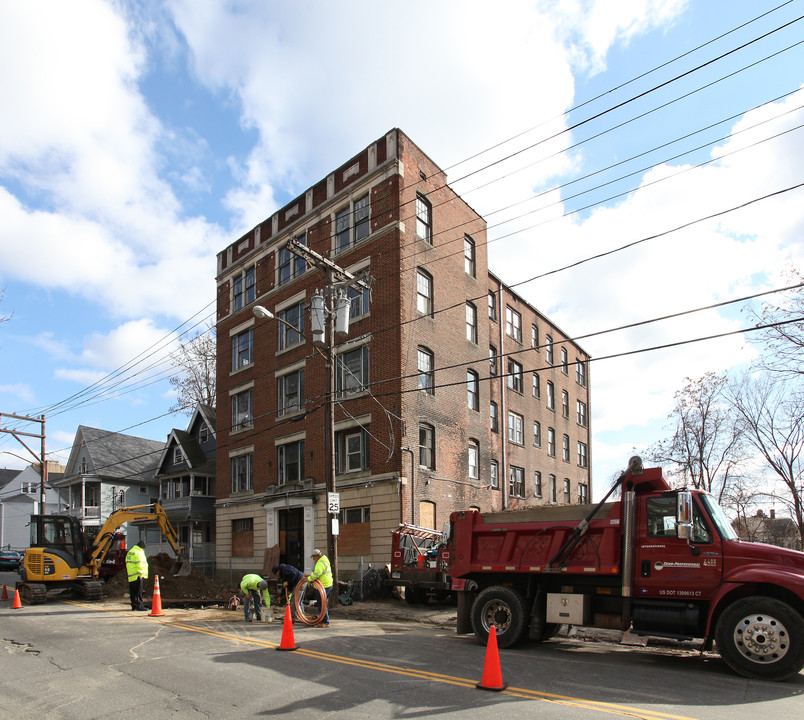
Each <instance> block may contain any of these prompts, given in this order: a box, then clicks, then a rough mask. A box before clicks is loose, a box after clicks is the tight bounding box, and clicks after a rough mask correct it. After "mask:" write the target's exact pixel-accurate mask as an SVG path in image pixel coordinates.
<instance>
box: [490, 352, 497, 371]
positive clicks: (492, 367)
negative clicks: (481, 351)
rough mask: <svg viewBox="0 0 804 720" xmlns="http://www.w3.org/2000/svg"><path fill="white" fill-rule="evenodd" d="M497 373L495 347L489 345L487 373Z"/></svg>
mask: <svg viewBox="0 0 804 720" xmlns="http://www.w3.org/2000/svg"><path fill="white" fill-rule="evenodd" d="M496 374H497V348H496V347H494V345H489V375H491V376H494V375H496Z"/></svg>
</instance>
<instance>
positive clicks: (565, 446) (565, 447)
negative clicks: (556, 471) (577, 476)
mask: <svg viewBox="0 0 804 720" xmlns="http://www.w3.org/2000/svg"><path fill="white" fill-rule="evenodd" d="M561 457H562V458H563V460H564V462H569V461H570V440H569V435H564V437H563V438H562V441H561Z"/></svg>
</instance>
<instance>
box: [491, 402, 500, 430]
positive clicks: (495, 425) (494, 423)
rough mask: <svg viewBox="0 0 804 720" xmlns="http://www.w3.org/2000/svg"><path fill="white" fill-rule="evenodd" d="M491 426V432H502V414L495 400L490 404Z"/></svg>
mask: <svg viewBox="0 0 804 720" xmlns="http://www.w3.org/2000/svg"><path fill="white" fill-rule="evenodd" d="M489 426H490V428H491V432H494V433H496V432H500V414H499V409H498V406H497V403H496V402H494V401H493V400H492V401H491V403H490V404H489Z"/></svg>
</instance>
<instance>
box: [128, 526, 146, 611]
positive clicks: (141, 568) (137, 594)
mask: <svg viewBox="0 0 804 720" xmlns="http://www.w3.org/2000/svg"><path fill="white" fill-rule="evenodd" d="M126 571H127V573H128V596H129V598H130V600H131V609H132V610H147V609H148V607H147V606H146V605H145V603H144V602H143V601H142V581H143V580H144V579H145V578H147V577H148V558H147V557H145V540H140V541H139V542H138V543H137V544H136V545H134V546H133V547H132V548H131V550H129V551H128V552H127V553H126Z"/></svg>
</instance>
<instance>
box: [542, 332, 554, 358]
mask: <svg viewBox="0 0 804 720" xmlns="http://www.w3.org/2000/svg"><path fill="white" fill-rule="evenodd" d="M544 359H545V360H547V364H548V365H552V364H553V337H552V335H545V336H544Z"/></svg>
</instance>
